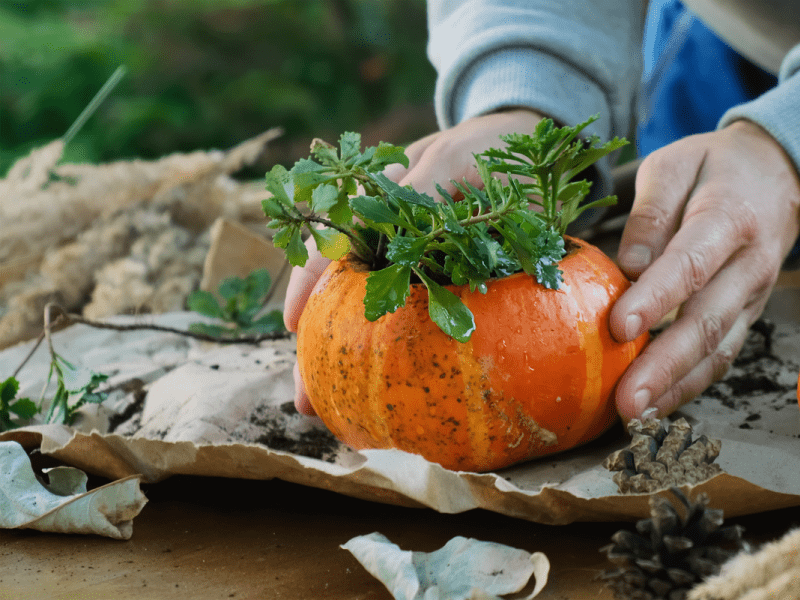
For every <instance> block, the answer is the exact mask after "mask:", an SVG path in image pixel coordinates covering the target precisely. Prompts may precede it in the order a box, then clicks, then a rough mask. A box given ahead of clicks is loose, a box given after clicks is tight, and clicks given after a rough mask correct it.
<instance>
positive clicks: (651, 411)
mask: <svg viewBox="0 0 800 600" xmlns="http://www.w3.org/2000/svg"><path fill="white" fill-rule="evenodd" d="M657 415H658V409H657V408H656V407H655V406H651V407H650V408H647V409H645V410H644V412H642V419H641V420H642V423H644V422H645V421H647V419H655V418H656V417H657Z"/></svg>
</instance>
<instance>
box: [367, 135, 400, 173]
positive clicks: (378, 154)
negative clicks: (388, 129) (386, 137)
mask: <svg viewBox="0 0 800 600" xmlns="http://www.w3.org/2000/svg"><path fill="white" fill-rule="evenodd" d="M394 163H400V164H401V165H403V166H404V167H405V168H406V169H407V168H408V156H406V153H405V150H404V149H403V148H402V147H400V146H394V145H392V144H387V143H386V142H381V143H380V144H378V147H377V148H376V149H375V154H373V156H372V160H371V161H370V163H369V169H370V170H374V171H383V169H385V168H386V166H387V165H391V164H394Z"/></svg>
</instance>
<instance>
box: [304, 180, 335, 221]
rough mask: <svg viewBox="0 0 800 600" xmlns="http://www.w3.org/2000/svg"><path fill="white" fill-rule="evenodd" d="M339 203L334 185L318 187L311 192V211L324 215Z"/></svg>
mask: <svg viewBox="0 0 800 600" xmlns="http://www.w3.org/2000/svg"><path fill="white" fill-rule="evenodd" d="M338 201H339V189H338V188H337V187H336V186H335V185H328V184H325V185H320V186H318V187H316V188H314V191H313V192H311V204H310V206H311V210H312V211H314V212H315V213H318V214H319V213H326V212H328V211H329V210H330V209H331V208H332V207H333V206H335V205H336V203H337V202H338Z"/></svg>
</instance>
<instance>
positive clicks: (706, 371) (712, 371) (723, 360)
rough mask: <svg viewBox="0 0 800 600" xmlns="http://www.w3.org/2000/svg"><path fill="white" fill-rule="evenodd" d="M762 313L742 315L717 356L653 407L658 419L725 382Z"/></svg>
mask: <svg viewBox="0 0 800 600" xmlns="http://www.w3.org/2000/svg"><path fill="white" fill-rule="evenodd" d="M760 312H761V311H747V312H744V313H742V314H741V315H740V317H739V318H738V319H736V322H735V323H734V325H733V327H731V329H730V331H729V332H728V335H726V336H725V339H724V340H723V341H722V343H721V344H720V345H719V347H718V348H717V350H716V351H715V352H714V353H712V354H711V355H710V356H708V357H706V358H705V359H703V360H702V361H700V363H699V364H698V365H697V366H695V368H694V369H692V370H691V371H690V372H689V373H688V374H687V375H686V376H685V377H684V378H683V379H681V380H680V381H678V382H677V383H675V384H674V385H673V386H672V387H670V389H669V390H668V391H667V392H666V393H665V394H663V395H661V397H659V398H658V399H657V400H655V401H654V402H652V403H651V404H650V406H651V407H653V408H655V409H656V410H657V411H658V412H657V415H656V416H657V417H659V418H663V417H666V416H667V415H669V414H671V413H672V412H674V411H675V410H677V409H678V408H680V407H681V406H683V405H684V404H686V403H687V402H689V401H691V400H692V399H694V398H696V397H697V396H699V395H700V394H702V393H703V392H704V391H705V390H706V389H708V386H709V385H711V384H712V383H714V382H715V381H719V380H720V379H722V377H723V376H724V375H725V373H726V372H727V371H728V369H729V368H730V366H731V364H732V363H733V359H734V358H736V356H737V355H738V354H739V352H740V351H741V349H742V346H744V342H745V340H746V339H747V332H748V330H749V328H750V325H752V323H753V322H754V321H755V319H756V318H757V315H758V314H760ZM639 414H641V413H639Z"/></svg>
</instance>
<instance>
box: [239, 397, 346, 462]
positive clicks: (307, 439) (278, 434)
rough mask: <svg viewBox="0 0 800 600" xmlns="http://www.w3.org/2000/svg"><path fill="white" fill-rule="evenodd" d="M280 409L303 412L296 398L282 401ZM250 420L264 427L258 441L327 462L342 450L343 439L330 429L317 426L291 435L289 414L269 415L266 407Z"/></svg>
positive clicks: (251, 416) (288, 412)
mask: <svg viewBox="0 0 800 600" xmlns="http://www.w3.org/2000/svg"><path fill="white" fill-rule="evenodd" d="M280 410H281V412H282V413H283V414H285V415H287V416H289V417H291V416H295V415H299V413H298V412H297V410H296V409H295V407H294V402H285V403H284V404H281V406H280ZM250 423H252V424H253V425H257V426H258V427H259V428H262V429H263V430H264V433H263V434H262V435H261V436H260V437H258V438H257V439H256V440H255V442H256V443H257V444H262V445H264V446H266V447H267V448H271V449H272V450H281V451H283V452H291V453H292V454H298V455H300V456H308V457H309V458H316V459H319V460H324V461H326V462H334V461H335V460H336V456H337V454H338V453H339V452H340V451H341V450H342V444H341V442H339V440H337V439H336V438H335V437H334V436H333V434H332V433H331V432H330V431H328V430H327V429H322V428H314V429H310V430H308V431H304V432H301V433H294V434H293V435H290V434H289V432H288V431H287V427H286V419H285V418H284V419H281V418H275V416H274V415H272V414H269V415H266V414H264V413H263V412H262V411H257V412H256V413H254V414H252V415H250Z"/></svg>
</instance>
